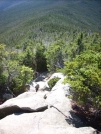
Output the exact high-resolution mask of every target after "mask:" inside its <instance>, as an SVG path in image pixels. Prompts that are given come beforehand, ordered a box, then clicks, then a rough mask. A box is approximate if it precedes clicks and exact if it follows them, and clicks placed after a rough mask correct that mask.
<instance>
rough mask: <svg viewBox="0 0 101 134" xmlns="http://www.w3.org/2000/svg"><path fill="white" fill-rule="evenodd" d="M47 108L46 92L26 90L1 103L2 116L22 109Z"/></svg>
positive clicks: (37, 109)
mask: <svg viewBox="0 0 101 134" xmlns="http://www.w3.org/2000/svg"><path fill="white" fill-rule="evenodd" d="M46 108H47V103H46V102H45V99H44V93H40V92H39V93H34V92H25V93H23V94H21V95H19V96H18V97H16V98H13V99H10V100H8V101H6V102H5V103H4V104H2V105H0V118H3V117H5V116H7V115H9V114H12V113H15V112H20V111H21V112H22V111H29V112H32V111H40V110H44V109H46Z"/></svg>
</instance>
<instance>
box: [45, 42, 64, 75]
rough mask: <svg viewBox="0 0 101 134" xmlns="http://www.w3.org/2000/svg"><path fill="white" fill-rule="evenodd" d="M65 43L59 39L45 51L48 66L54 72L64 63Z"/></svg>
mask: <svg viewBox="0 0 101 134" xmlns="http://www.w3.org/2000/svg"><path fill="white" fill-rule="evenodd" d="M63 46H64V45H63V43H62V42H60V41H57V42H55V43H53V44H51V45H50V46H49V47H48V48H47V51H46V53H45V55H46V60H47V68H48V70H49V71H51V72H54V71H56V68H58V67H61V66H62V65H63V55H62V47H63Z"/></svg>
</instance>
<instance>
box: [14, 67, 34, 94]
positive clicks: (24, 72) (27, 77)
mask: <svg viewBox="0 0 101 134" xmlns="http://www.w3.org/2000/svg"><path fill="white" fill-rule="evenodd" d="M32 79H33V70H32V69H31V68H29V67H26V66H24V65H23V66H21V67H19V68H18V74H17V75H16V77H14V78H13V80H12V87H13V86H14V87H13V91H14V93H15V94H19V93H22V92H24V91H25V85H26V84H27V83H29V82H30V81H31V80H32Z"/></svg>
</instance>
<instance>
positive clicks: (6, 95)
mask: <svg viewBox="0 0 101 134" xmlns="http://www.w3.org/2000/svg"><path fill="white" fill-rule="evenodd" d="M11 98H13V95H12V94H7V93H5V94H4V95H3V99H4V100H8V99H11Z"/></svg>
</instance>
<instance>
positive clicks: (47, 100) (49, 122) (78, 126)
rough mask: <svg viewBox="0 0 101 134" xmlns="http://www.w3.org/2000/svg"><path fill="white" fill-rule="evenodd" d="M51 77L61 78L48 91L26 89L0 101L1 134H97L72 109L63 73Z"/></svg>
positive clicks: (40, 82) (45, 80) (46, 79)
mask: <svg viewBox="0 0 101 134" xmlns="http://www.w3.org/2000/svg"><path fill="white" fill-rule="evenodd" d="M54 77H59V78H60V80H59V81H58V82H57V83H56V85H55V86H54V87H53V88H52V89H51V91H46V90H39V91H37V92H35V91H29V92H25V93H23V94H20V95H19V96H18V97H16V98H13V99H10V100H8V101H6V102H5V103H4V104H2V105H0V118H1V120H0V134H11V133H12V134H75V133H77V134H97V133H96V131H95V130H94V129H93V128H91V127H83V123H82V122H81V120H80V119H79V118H78V117H77V116H76V115H75V114H74V113H73V112H72V107H71V99H69V98H68V95H69V94H70V91H69V88H70V86H69V84H63V80H64V78H65V76H64V75H63V74H61V73H55V74H53V75H52V76H51V77H50V78H49V79H51V78H54ZM49 79H48V78H45V79H44V80H43V81H44V82H46V83H48V81H49ZM43 81H39V85H40V84H41V86H42V82H43ZM41 86H40V87H41ZM47 87H48V85H47Z"/></svg>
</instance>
